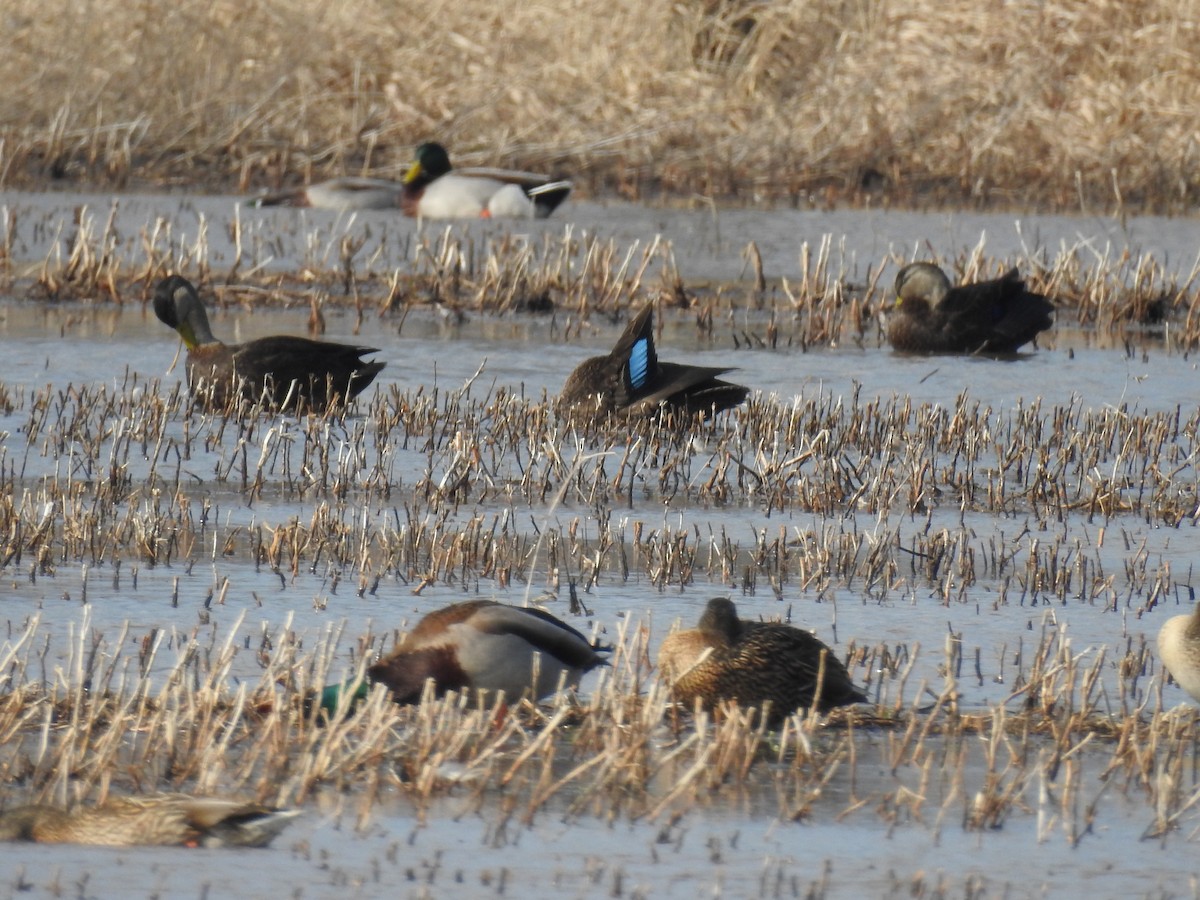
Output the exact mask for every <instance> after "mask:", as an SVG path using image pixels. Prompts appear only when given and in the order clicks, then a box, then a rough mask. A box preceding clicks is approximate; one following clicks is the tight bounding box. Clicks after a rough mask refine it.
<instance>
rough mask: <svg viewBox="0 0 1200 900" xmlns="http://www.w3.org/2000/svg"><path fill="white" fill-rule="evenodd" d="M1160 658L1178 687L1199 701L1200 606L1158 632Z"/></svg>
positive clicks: (1175, 619)
mask: <svg viewBox="0 0 1200 900" xmlns="http://www.w3.org/2000/svg"><path fill="white" fill-rule="evenodd" d="M1158 658H1159V659H1161V660H1162V664H1163V665H1164V666H1166V667H1167V671H1168V672H1170V673H1171V677H1172V678H1174V679H1175V681H1176V682H1178V683H1179V686H1180V687H1181V688H1183V689H1184V690H1185V691H1187V692H1188V693H1189V694H1190V695H1191V697H1192V699H1193V700H1197V701H1200V603H1198V604H1196V608H1195V609H1194V610H1192V612H1190V613H1187V614H1185V615H1182V616H1173V617H1171V618H1170V619H1167V621H1166V623H1165V624H1164V625H1163V627H1162V628H1160V629H1159V631H1158Z"/></svg>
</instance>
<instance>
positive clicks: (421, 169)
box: [250, 142, 571, 219]
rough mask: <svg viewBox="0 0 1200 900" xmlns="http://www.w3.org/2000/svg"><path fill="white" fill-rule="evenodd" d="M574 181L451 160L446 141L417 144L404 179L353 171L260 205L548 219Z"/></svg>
mask: <svg viewBox="0 0 1200 900" xmlns="http://www.w3.org/2000/svg"><path fill="white" fill-rule="evenodd" d="M570 193H571V182H569V181H561V180H555V179H551V178H548V177H547V176H545V175H538V174H536V173H534V172H521V171H514V170H511V169H495V168H482V167H480V168H465V169H455V168H453V167H452V166H451V165H450V155H449V154H448V153H447V152H446V148H445V147H443V146H442V145H441V144H438V143H434V142H429V143H425V144H421V145H420V146H419V147H418V148H417V152H416V159H415V161H414V162H413V163H412V165H411V166H410V167H409V168H408V171H407V172H406V173H405V175H404V179H403V180H402V181H399V182H396V181H388V180H385V179H381V178H361V177H347V178H334V179H331V180H329V181H324V182H320V183H318V184H314V185H309V186H308V187H306V188H299V189H296V190H290V191H279V192H276V193H271V194H266V195H263V196H261V197H256V198H254V199H252V200H251V201H250V203H251V204H252V205H254V206H311V207H317V208H325V209H341V210H353V209H397V208H399V209H400V210H401V211H402V212H403V213H404V214H405V215H406V216H412V217H414V218H417V217H420V218H425V219H477V218H507V219H544V218H546V217H547V216H549V215H550V214H551V213H552V212H554V210H555V209H557V208H558V206H559V205H560V204H561V203H562V202H563V201H564V200H566V199H567V197H568V196H569V195H570Z"/></svg>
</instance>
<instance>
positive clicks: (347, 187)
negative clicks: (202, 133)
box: [246, 176, 404, 210]
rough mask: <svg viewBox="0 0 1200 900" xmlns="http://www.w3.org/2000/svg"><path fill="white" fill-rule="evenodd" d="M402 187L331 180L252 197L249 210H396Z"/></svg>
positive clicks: (394, 183) (380, 182)
mask: <svg viewBox="0 0 1200 900" xmlns="http://www.w3.org/2000/svg"><path fill="white" fill-rule="evenodd" d="M403 192H404V185H403V184H401V183H400V182H398V181H388V180H387V179H385V178H357V177H353V176H347V177H345V178H331V179H330V180H329V181H322V182H319V183H317V184H310V185H309V186H308V187H302V188H294V189H292V190H285V191H275V192H272V193H269V194H262V195H260V196H258V197H252V198H250V199H249V200H248V201H246V202H247V203H248V204H249V205H250V206H311V207H313V208H314V209H343V210H344V209H396V207H398V206H399V205H400V196H401V194H402V193H403Z"/></svg>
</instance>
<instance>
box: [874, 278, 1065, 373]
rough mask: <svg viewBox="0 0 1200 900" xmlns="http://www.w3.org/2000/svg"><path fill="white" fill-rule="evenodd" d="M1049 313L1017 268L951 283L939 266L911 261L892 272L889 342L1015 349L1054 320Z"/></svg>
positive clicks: (903, 346)
mask: <svg viewBox="0 0 1200 900" xmlns="http://www.w3.org/2000/svg"><path fill="white" fill-rule="evenodd" d="M1053 313H1054V304H1052V303H1051V302H1050V301H1049V300H1047V299H1046V298H1045V297H1043V296H1042V295H1041V294H1035V293H1033V292H1032V291H1028V290H1026V289H1025V282H1024V281H1023V280H1022V279H1021V275H1020V273H1019V272H1018V271H1017V270H1016V269H1011V270H1010V271H1008V272H1007V273H1005V274H1004V275H1003V276H1002V277H1000V278H996V279H994V280H992V281H980V282H977V283H975V284H964V285H959V286H958V287H951V286H950V279H949V278H947V277H946V273H945V272H943V271H942V270H941V269H939V268H938V267H937V266H935V265H933V264H932V263H927V262H917V263H911V264H909V265H907V266H905V267H904V268H903V269H901V270H900V272H899V274H898V275H896V305H895V308H894V310H893V312H892V314H891V316H890V321H889V322H888V341H889V342H890V343H891V345H892V347H893V348H895V349H896V350H899V351H900V352H902V353H985V354H1007V353H1016V352H1017V349H1018V348H1019V347H1021V346H1022V345H1024V344H1027V343H1029V342H1030V341H1032V340H1033V339H1034V338H1036V337H1037V335H1038V333H1039V332H1042V331H1045V330H1046V329H1047V328H1049V327H1050V326H1051V325H1052V324H1053V323H1054V320H1053V319H1052V315H1053Z"/></svg>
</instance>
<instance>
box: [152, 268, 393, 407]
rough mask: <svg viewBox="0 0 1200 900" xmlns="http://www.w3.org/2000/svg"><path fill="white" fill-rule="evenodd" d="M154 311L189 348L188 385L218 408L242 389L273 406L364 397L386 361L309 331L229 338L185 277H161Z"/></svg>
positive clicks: (251, 398)
mask: <svg viewBox="0 0 1200 900" xmlns="http://www.w3.org/2000/svg"><path fill="white" fill-rule="evenodd" d="M154 312H155V314H156V315H157V316H158V318H159V319H161V320H162V321H163V322H164V323H165V324H167V325H169V326H170V327H171V328H174V329H175V330H176V331H177V332H179V336H180V337H181V338H183V342H184V344H185V345H186V346H187V348H188V355H187V372H188V386H189V387H190V388H191V389H192V391H193V392H195V393H197V394H199V395H201V396H203V398H204V402H205V403H206V404H207V405H209V406H210V407H213V408H217V409H222V408H225V407H227V406H228V405H229V404H230V403H231V402H232V401H233V400H234V398H235V397H237V396H239V395H240V396H241V397H243V398H245V399H246V400H248V401H250V402H257V401H259V400H260V399H261V400H263V401H264V402H265V403H266V404H267V406H269V407H271V408H274V409H292V410H303V409H313V410H316V411H321V410H324V409H326V408H328V407H329V406H330V405H332V404H336V403H344V402H345V401H347V400H350V399H353V398H354V397H356V396H358V394H360V393H361V392H362V391H363V389H364V388H366V387H367V385H369V384H370V383H371V382H372V381H374V380H375V376H376V375H378V374H379V372H380V371H381V370H382V369H383V366H384V364H383V363H381V362H367V361H365V360H364V359H363V355H364V354H367V353H377V352H378V351H377V350H376V349H375V348H374V347H357V346H351V345H349V344H335V343H331V342H328V341H314V340H310V339H308V338H303V337H291V336H287V335H281V336H278V337H265V338H258V339H257V340H253V341H247V342H246V343H244V344H223V343H221V342H220V341H218V340H217V339H216V338H215V337H213V333H212V329H211V328H210V327H209V324H208V315H207V314H206V313H205V312H204V304H203V303H201V301H200V295H199V293H197V291H196V288H195V287H194V286H193V285H192V283H191V282H190V281H188V280H187V279H186V278H183V277H181V276H179V275H171V276H170V277H168V278H164V279H163V280H162V281H160V282H159V283H158V286H157V287H156V288H155V289H154Z"/></svg>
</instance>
